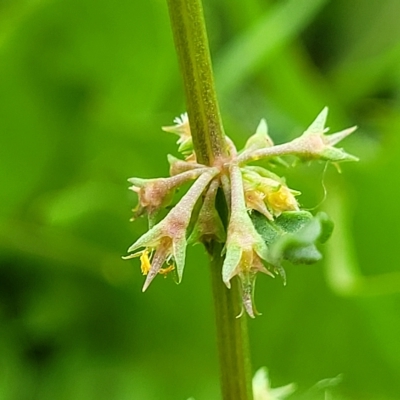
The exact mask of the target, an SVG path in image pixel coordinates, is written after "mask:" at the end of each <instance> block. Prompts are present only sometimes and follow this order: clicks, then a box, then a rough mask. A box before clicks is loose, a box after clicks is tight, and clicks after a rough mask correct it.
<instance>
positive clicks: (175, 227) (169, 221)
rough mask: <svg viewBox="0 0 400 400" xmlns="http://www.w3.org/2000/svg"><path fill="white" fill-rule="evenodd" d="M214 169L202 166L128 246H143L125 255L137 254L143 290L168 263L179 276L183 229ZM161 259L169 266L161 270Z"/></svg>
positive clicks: (168, 268) (213, 173)
mask: <svg viewBox="0 0 400 400" xmlns="http://www.w3.org/2000/svg"><path fill="white" fill-rule="evenodd" d="M190 172H191V171H190ZM217 173H218V170H217V169H215V168H206V169H205V170H203V173H202V174H201V175H200V177H199V178H198V179H197V180H196V181H195V182H194V184H193V185H192V186H191V188H190V189H189V190H188V192H187V193H186V194H185V195H184V196H183V197H182V199H181V200H180V201H179V203H178V204H177V205H176V206H175V207H173V208H172V210H171V211H170V212H169V213H168V215H167V216H166V217H165V218H164V219H163V220H162V221H161V222H159V223H158V224H157V225H154V226H153V227H152V228H151V229H150V230H149V231H148V232H146V233H145V234H144V235H143V236H141V237H140V238H139V239H138V240H137V241H136V242H135V243H134V244H133V245H132V246H131V247H129V249H128V253H133V252H135V251H136V250H138V249H140V248H144V250H140V251H139V252H136V253H133V254H131V255H129V256H127V257H125V259H130V258H134V257H138V256H139V257H140V260H141V269H142V272H143V274H145V275H147V277H146V281H145V283H144V286H143V291H145V290H146V289H147V288H148V286H149V285H150V283H151V282H152V280H153V279H154V278H155V276H156V275H157V274H158V273H166V272H169V271H170V270H172V269H173V268H171V264H175V265H176V272H177V275H178V282H180V281H181V280H182V273H183V269H184V266H185V256H186V230H187V228H188V226H189V222H190V219H191V216H192V211H193V207H194V206H195V204H196V202H197V200H198V198H199V197H200V196H201V194H202V193H203V191H204V189H205V188H206V187H207V186H208V184H209V183H210V181H211V180H212V179H213V178H214V176H215V175H216V174H217ZM149 254H150V257H149ZM164 263H167V265H168V267H167V268H166V269H164V270H163V269H162V266H163V265H164ZM174 268H175V267H174Z"/></svg>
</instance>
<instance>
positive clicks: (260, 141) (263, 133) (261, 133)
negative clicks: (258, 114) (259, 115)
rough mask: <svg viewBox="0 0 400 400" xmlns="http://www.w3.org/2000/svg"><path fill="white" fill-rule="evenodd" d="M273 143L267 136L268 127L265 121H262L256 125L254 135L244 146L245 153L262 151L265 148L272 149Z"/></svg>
mask: <svg viewBox="0 0 400 400" xmlns="http://www.w3.org/2000/svg"><path fill="white" fill-rule="evenodd" d="M273 145H274V142H273V141H272V139H271V137H270V136H269V135H268V125H267V121H266V120H265V119H262V120H261V121H260V123H259V124H258V127H257V130H256V133H255V134H254V135H252V136H250V137H249V139H248V140H247V142H246V145H245V146H244V150H245V151H252V150H258V149H263V148H265V147H272V146H273Z"/></svg>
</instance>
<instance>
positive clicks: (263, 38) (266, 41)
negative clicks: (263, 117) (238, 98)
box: [215, 0, 326, 96]
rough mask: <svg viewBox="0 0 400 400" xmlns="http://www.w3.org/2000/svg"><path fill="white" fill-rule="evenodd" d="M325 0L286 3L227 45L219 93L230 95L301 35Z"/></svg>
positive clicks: (219, 72)
mask: <svg viewBox="0 0 400 400" xmlns="http://www.w3.org/2000/svg"><path fill="white" fill-rule="evenodd" d="M325 3H326V0H286V1H284V2H280V3H279V4H277V5H276V7H275V8H274V9H273V10H271V11H269V12H268V13H267V14H266V15H265V16H264V17H262V18H261V19H260V21H259V22H258V23H257V24H255V25H254V26H252V27H250V28H249V30H248V31H246V32H244V33H243V34H242V35H240V36H239V37H238V38H237V39H236V40H235V41H233V42H232V43H231V44H230V45H228V47H227V49H226V50H225V51H224V53H222V55H221V56H220V58H219V60H218V61H217V63H216V68H215V71H216V81H217V84H218V89H219V92H220V93H221V95H222V96H227V95H228V94H229V93H230V92H232V90H233V89H234V88H235V87H238V85H239V84H240V83H241V82H243V80H245V79H246V78H247V77H248V76H249V75H250V74H252V73H254V72H255V70H256V69H257V68H259V67H260V65H261V64H262V62H263V61H264V60H265V59H267V58H268V57H269V56H270V55H271V54H272V53H273V52H274V51H276V50H277V49H279V48H280V47H282V46H283V45H284V44H286V43H287V42H288V41H290V39H292V38H293V37H294V36H295V35H296V34H298V33H299V32H300V31H301V30H302V29H303V28H304V27H305V26H307V24H308V23H309V22H310V20H312V18H313V17H314V16H315V15H316V14H317V13H318V11H319V10H320V9H321V8H322V7H323V5H324V4H325Z"/></svg>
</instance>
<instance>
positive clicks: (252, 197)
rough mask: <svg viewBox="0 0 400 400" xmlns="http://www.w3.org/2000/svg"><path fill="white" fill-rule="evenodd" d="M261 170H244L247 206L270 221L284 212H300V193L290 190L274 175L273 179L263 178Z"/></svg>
mask: <svg viewBox="0 0 400 400" xmlns="http://www.w3.org/2000/svg"><path fill="white" fill-rule="evenodd" d="M259 170H262V169H261V168H257V169H255V168H253V169H251V168H244V169H243V172H244V175H243V178H244V179H243V182H244V191H245V198H246V206H247V208H248V209H253V210H256V211H258V212H260V213H261V214H263V215H264V216H265V217H266V218H268V219H269V220H273V218H274V217H278V216H279V215H281V214H282V212H284V211H298V210H299V205H298V203H297V200H296V198H295V196H297V195H299V194H300V192H297V191H295V190H292V189H289V188H288V187H287V186H286V185H285V183H284V181H283V180H282V179H280V178H279V177H277V176H274V174H268V173H267V172H268V171H266V170H264V171H265V173H264V175H270V176H274V179H273V178H269V177H265V176H261V175H260V174H259V173H258V172H255V171H259Z"/></svg>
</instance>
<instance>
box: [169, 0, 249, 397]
mask: <svg viewBox="0 0 400 400" xmlns="http://www.w3.org/2000/svg"><path fill="white" fill-rule="evenodd" d="M168 7H169V13H170V19H171V25H172V31H173V34H174V40H175V47H176V51H177V53H178V59H179V63H180V68H181V73H182V76H183V83H184V87H185V94H186V103H187V111H188V115H189V121H190V128H191V133H192V138H193V145H194V150H195V152H196V156H197V161H198V162H200V163H202V164H206V165H213V164H215V163H217V162H218V160H220V159H224V158H225V157H226V156H227V144H226V140H225V134H224V130H223V126H222V120H221V116H220V112H219V106H218V102H217V96H216V92H215V86H214V77H213V73H212V67H211V59H210V53H209V48H208V40H207V33H206V27H205V23H204V17H203V9H202V4H201V0H168ZM208 250H209V252H210V255H211V263H210V266H211V276H212V282H213V285H212V286H213V296H214V305H215V313H216V328H217V329H216V330H217V344H218V351H219V358H220V369H221V387H222V395H223V399H224V400H232V399H235V400H252V398H253V396H252V388H251V367H250V352H249V346H248V334H247V325H246V317H245V316H243V317H242V318H236V317H237V316H238V315H239V314H240V312H241V309H242V300H241V295H240V292H239V287H238V282H237V280H236V279H233V282H232V288H231V289H230V290H228V289H227V288H226V286H225V285H224V284H223V282H222V264H223V258H222V256H221V252H222V245H221V244H219V243H212V244H211V245H210V246H209V247H208Z"/></svg>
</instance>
